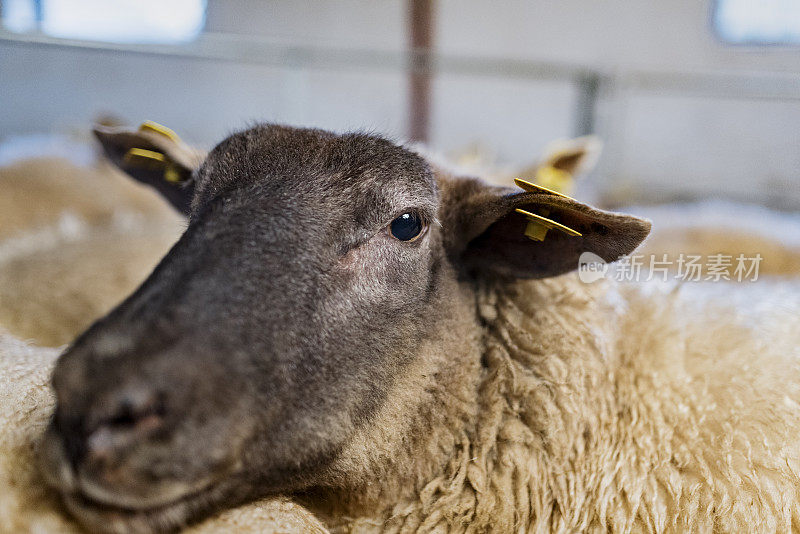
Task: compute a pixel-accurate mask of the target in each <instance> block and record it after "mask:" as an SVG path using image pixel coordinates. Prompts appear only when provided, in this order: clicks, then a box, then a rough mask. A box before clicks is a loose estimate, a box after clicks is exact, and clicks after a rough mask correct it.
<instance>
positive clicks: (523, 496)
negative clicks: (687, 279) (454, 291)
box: [336, 276, 800, 532]
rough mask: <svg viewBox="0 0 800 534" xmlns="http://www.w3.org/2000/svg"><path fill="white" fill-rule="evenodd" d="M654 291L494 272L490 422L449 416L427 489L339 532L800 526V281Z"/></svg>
mask: <svg viewBox="0 0 800 534" xmlns="http://www.w3.org/2000/svg"><path fill="white" fill-rule="evenodd" d="M649 289H651V290H652V291H650V290H648V288H647V287H645V288H644V290H643V289H642V288H640V287H620V288H615V287H601V286H585V285H582V284H580V283H578V282H577V280H576V279H575V277H574V276H566V277H562V278H559V279H553V280H547V281H539V282H533V283H518V284H515V285H512V286H510V287H504V288H499V289H498V288H485V289H484V291H482V296H481V298H480V309H481V311H482V315H483V319H484V320H485V321H486V325H487V337H486V346H487V350H486V353H485V370H484V371H483V376H482V380H481V384H480V388H479V391H478V395H477V402H478V404H479V410H478V418H477V422H476V425H475V428H472V429H469V428H464V429H451V432H453V434H455V435H458V436H459V439H458V442H457V446H456V449H455V451H454V453H453V454H452V457H451V458H450V460H449V462H447V464H446V466H445V467H444V469H443V470H442V471H441V472H440V474H438V475H437V476H435V477H433V479H432V480H430V481H429V482H428V483H427V484H425V485H424V486H423V487H422V489H421V490H420V491H418V492H416V493H415V494H414V495H413V496H412V497H407V498H404V499H403V500H401V502H399V503H398V504H396V505H394V506H391V507H389V508H388V509H387V510H386V511H385V513H384V514H381V515H380V516H378V517H369V518H367V517H364V518H361V519H358V520H352V521H348V522H344V523H340V524H339V525H337V529H336V530H341V531H354V532H362V531H363V532H367V531H375V532H378V531H381V532H487V531H492V532H523V531H525V532H576V531H583V532H592V531H609V530H610V531H614V532H632V531H633V532H677V531H689V530H691V531H694V532H711V531H714V532H745V531H749V532H753V531H760V532H776V531H782V532H786V531H790V530H792V529H793V528H797V525H798V520H799V519H800V495H798V488H800V463H799V462H798V460H799V459H800V451H798V450H797V446H796V435H797V430H798V427H799V426H800V409H799V408H800V404H798V402H800V367H799V366H798V362H800V353H799V352H798V345H799V344H798V336H800V334H798V332H800V313H798V312H799V311H800V310H799V309H798V308H799V306H798V302H800V299H798V298H797V297H798V293H799V292H798V288H797V286H795V285H791V284H783V285H780V284H777V285H775V286H771V285H769V284H767V283H764V284H758V286H755V285H754V286H752V287H750V288H747V289H742V290H741V291H738V292H737V294H736V295H737V297H738V302H733V303H730V302H729V303H728V305H725V306H723V305H722V304H720V303H721V302H724V301H725V300H726V298H727V297H729V296H730V295H729V294H728V292H727V291H726V290H725V289H724V287H721V288H713V287H707V286H701V285H695V286H690V285H686V286H683V287H677V288H674V289H669V288H667V289H664V288H658V287H656V288H653V287H650V288H649ZM727 300H730V299H729V298H727ZM753 302H762V303H763V305H761V306H754V305H753Z"/></svg>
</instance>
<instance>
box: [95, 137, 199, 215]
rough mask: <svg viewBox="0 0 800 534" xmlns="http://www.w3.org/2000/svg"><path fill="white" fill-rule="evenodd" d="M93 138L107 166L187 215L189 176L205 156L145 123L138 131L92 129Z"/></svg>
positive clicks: (191, 188) (190, 191) (190, 193)
mask: <svg viewBox="0 0 800 534" xmlns="http://www.w3.org/2000/svg"><path fill="white" fill-rule="evenodd" d="M94 134H95V136H96V137H97V139H98V140H99V141H100V144H101V145H102V146H103V151H104V152H105V154H106V156H107V157H108V159H109V160H111V162H112V163H113V164H114V165H116V166H117V167H119V168H120V169H122V170H123V171H124V172H125V173H127V174H128V175H129V176H131V177H132V178H134V179H136V180H138V181H140V182H143V183H145V184H147V185H149V186H151V187H153V188H154V189H156V190H157V191H158V192H159V193H161V195H162V196H163V197H164V198H165V199H167V200H168V201H169V202H170V203H171V204H172V205H173V206H174V207H175V209H177V210H178V211H180V212H181V213H183V214H185V215H188V213H189V209H190V206H191V202H192V196H193V194H194V180H193V173H194V171H195V170H196V169H197V168H198V167H199V166H200V164H201V163H202V162H203V160H204V159H205V153H204V152H202V151H200V150H197V149H194V148H192V147H190V146H189V145H187V144H185V143H184V142H183V141H181V140H180V138H178V136H177V135H176V134H175V132H173V131H172V130H170V129H169V128H166V127H164V126H161V125H160V124H157V123H154V122H150V121H148V122H145V123H143V124H142V125H141V126H140V127H139V128H138V129H136V130H133V129H130V128H124V127H113V126H103V125H96V126H95V127H94Z"/></svg>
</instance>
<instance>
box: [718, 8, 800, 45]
mask: <svg viewBox="0 0 800 534" xmlns="http://www.w3.org/2000/svg"><path fill="white" fill-rule="evenodd" d="M713 26H714V30H715V31H716V32H717V35H719V36H720V37H721V38H722V39H723V40H724V41H727V42H729V43H735V44H800V1H798V0H716V3H715V6H714V13H713Z"/></svg>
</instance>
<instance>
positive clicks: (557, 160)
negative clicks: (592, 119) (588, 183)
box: [540, 135, 603, 176]
mask: <svg viewBox="0 0 800 534" xmlns="http://www.w3.org/2000/svg"><path fill="white" fill-rule="evenodd" d="M602 150H603V142H602V141H600V138H599V137H597V136H594V135H586V136H583V137H576V138H575V139H568V140H561V141H554V142H552V143H550V144H549V145H548V146H547V147H546V148H545V150H544V156H543V158H542V162H541V163H540V167H552V168H554V169H558V170H561V171H564V172H567V173H569V174H571V175H572V176H577V175H579V174H583V173H586V172H589V171H590V170H592V169H593V168H594V166H595V165H596V164H597V160H598V159H599V158H600V152H602Z"/></svg>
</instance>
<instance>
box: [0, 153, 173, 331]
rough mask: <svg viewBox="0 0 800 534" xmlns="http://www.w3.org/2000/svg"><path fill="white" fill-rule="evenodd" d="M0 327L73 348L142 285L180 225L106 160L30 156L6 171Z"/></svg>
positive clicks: (0, 182) (2, 176) (2, 175)
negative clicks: (75, 340)
mask: <svg viewBox="0 0 800 534" xmlns="http://www.w3.org/2000/svg"><path fill="white" fill-rule="evenodd" d="M0 190H2V195H0V325H3V327H5V328H6V329H7V330H8V331H9V332H10V333H12V334H14V335H15V336H18V337H20V338H23V339H31V340H33V341H35V342H36V343H37V344H40V345H45V346H58V345H63V344H65V343H68V342H69V341H72V339H73V338H74V337H75V335H77V334H78V333H79V332H80V331H82V330H84V329H85V328H87V327H88V326H89V325H90V324H91V323H92V321H93V320H95V319H96V318H97V317H99V316H101V315H102V314H104V313H105V312H107V311H108V310H110V309H111V307H112V306H114V305H115V304H117V303H118V302H119V301H120V300H122V299H123V298H124V297H125V296H126V295H127V294H128V293H130V291H131V290H132V289H133V288H135V287H136V285H138V284H139V283H140V282H141V281H142V280H144V278H145V277H146V276H147V274H148V273H149V272H150V271H151V270H152V268H153V266H154V265H155V264H156V263H157V262H158V260H159V259H160V258H161V257H162V256H163V255H164V254H165V253H166V251H167V250H169V247H170V246H171V245H172V243H173V242H174V241H175V240H176V239H177V237H178V236H179V235H180V232H181V230H182V228H183V226H184V222H183V219H182V218H181V217H180V216H179V215H178V214H177V213H175V211H174V210H172V209H171V208H170V207H168V206H167V205H166V204H165V203H164V202H163V201H162V200H161V199H160V198H159V197H158V195H157V194H155V193H154V192H153V191H150V190H149V189H147V188H145V187H143V186H141V185H139V184H137V183H136V182H134V181H132V180H130V179H129V178H127V177H125V176H123V175H122V174H121V173H120V172H119V171H117V170H115V169H113V168H112V167H111V166H110V165H108V164H107V163H105V162H98V163H97V164H96V165H95V166H94V167H86V166H80V165H76V164H75V163H72V162H70V161H68V160H65V159H58V158H47V157H42V158H33V159H26V160H22V161H17V162H15V163H13V164H11V165H8V166H5V167H0Z"/></svg>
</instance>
